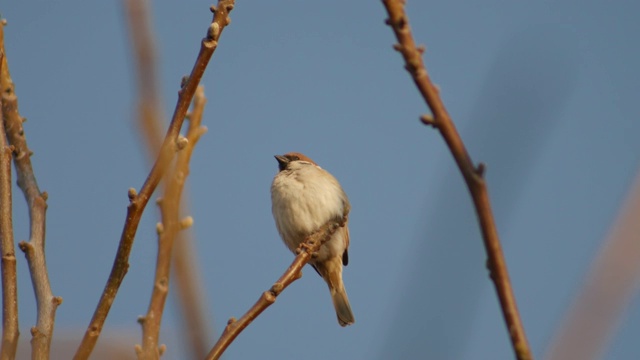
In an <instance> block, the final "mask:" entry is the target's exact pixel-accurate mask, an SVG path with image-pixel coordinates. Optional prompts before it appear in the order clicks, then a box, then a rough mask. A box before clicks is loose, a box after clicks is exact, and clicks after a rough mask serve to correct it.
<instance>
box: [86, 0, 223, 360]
mask: <svg viewBox="0 0 640 360" xmlns="http://www.w3.org/2000/svg"><path fill="white" fill-rule="evenodd" d="M234 3H235V1H234V0H219V1H218V8H217V10H215V8H214V7H212V8H211V9H212V11H214V10H215V11H214V16H213V21H212V22H211V25H210V26H209V29H208V31H207V36H206V37H205V38H204V39H203V40H202V42H201V45H200V53H199V54H198V57H197V59H196V62H195V64H194V66H193V69H192V70H191V74H190V76H189V78H188V79H187V80H186V82H185V83H184V85H183V86H182V88H181V89H180V91H179V93H178V103H177V104H176V108H175V110H174V113H173V117H172V119H171V123H170V124H169V129H168V130H167V134H166V136H165V140H164V141H163V143H162V146H161V148H160V153H159V154H158V158H157V160H156V162H155V164H154V166H153V168H152V169H151V172H150V173H149V176H148V177H147V179H146V180H145V183H144V185H143V186H142V189H141V190H140V193H139V194H137V193H136V191H135V190H134V189H129V199H130V204H129V206H128V208H127V218H126V221H125V225H124V228H123V230H122V236H121V238H120V244H119V245H118V251H117V253H116V258H115V260H114V264H113V268H112V270H111V274H110V275H109V279H108V280H107V284H106V285H105V288H104V291H103V292H102V296H101V297H100V301H99V302H98V305H97V307H96V310H95V312H94V314H93V317H92V319H91V322H90V324H89V326H88V327H87V331H86V332H85V335H84V337H83V339H82V342H81V343H80V345H79V347H78V350H77V351H76V354H75V356H74V359H75V360H84V359H87V358H88V357H89V355H90V354H91V351H92V350H93V348H94V346H95V344H96V342H97V341H98V337H99V336H100V332H101V331H102V327H103V326H104V322H105V320H106V318H107V315H108V314H109V310H110V309H111V304H113V301H114V299H115V296H116V294H117V292H118V289H119V287H120V284H121V283H122V280H123V279H124V276H125V275H126V273H127V270H128V268H129V254H130V253H131V247H132V246H133V240H134V238H135V234H136V231H137V229H138V225H139V223H140V218H141V217H142V213H143V211H144V209H145V207H146V205H147V203H148V202H149V198H150V197H151V194H152V193H153V192H154V191H155V189H156V187H157V186H158V183H159V182H160V180H161V179H162V177H163V176H164V173H165V171H166V169H167V168H168V166H169V165H170V163H171V159H172V158H173V155H174V153H175V149H176V147H177V146H178V145H177V141H178V134H179V132H180V128H181V127H182V123H183V122H184V118H185V115H186V113H187V109H188V108H189V104H190V103H191V99H193V95H194V93H195V91H196V88H197V86H198V84H199V83H200V79H201V78H202V75H203V74H204V71H205V69H206V67H207V64H208V63H209V60H210V59H211V56H212V55H213V52H214V51H215V49H216V48H217V46H218V40H219V38H220V35H221V34H222V31H223V30H224V28H225V27H226V26H227V25H228V24H229V23H230V22H231V20H230V18H229V12H230V11H231V10H232V9H233V6H234Z"/></svg>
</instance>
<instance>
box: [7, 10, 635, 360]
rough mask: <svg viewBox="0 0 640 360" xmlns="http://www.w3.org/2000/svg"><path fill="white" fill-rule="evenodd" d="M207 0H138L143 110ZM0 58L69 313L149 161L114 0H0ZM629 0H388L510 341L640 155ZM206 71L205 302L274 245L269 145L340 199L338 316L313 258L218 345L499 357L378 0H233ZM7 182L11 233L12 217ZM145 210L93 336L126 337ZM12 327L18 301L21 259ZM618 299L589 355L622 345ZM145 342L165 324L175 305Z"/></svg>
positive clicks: (545, 333) (336, 353)
mask: <svg viewBox="0 0 640 360" xmlns="http://www.w3.org/2000/svg"><path fill="white" fill-rule="evenodd" d="M209 5H210V3H208V2H203V1H196V2H190V3H189V4H186V3H185V4H182V3H181V4H178V3H177V2H170V1H157V2H154V4H153V12H154V14H153V15H154V28H155V30H156V35H157V45H158V53H159V56H160V58H159V65H160V75H161V81H162V89H161V90H162V95H163V98H164V100H165V101H164V103H165V106H164V109H163V110H164V112H165V114H171V112H172V110H173V107H174V105H175V101H176V94H177V90H178V86H179V83H180V78H181V77H182V76H183V75H185V74H187V73H188V72H189V71H190V69H191V66H192V64H193V61H194V59H195V56H196V54H197V51H198V48H199V41H200V39H201V38H202V37H203V36H204V34H205V31H206V29H207V26H208V24H209V21H210V13H209V11H208V7H209ZM1 11H2V16H3V17H5V18H7V19H8V21H9V26H8V27H7V28H6V29H5V42H6V50H7V56H8V59H9V64H10V68H11V72H12V76H13V79H14V81H15V83H16V92H17V95H18V97H19V101H20V110H21V113H22V115H23V116H26V117H27V118H28V119H29V121H28V122H27V123H26V124H25V131H26V134H27V138H28V141H29V144H30V147H31V148H32V149H33V150H34V152H35V156H34V157H33V162H34V167H35V171H36V176H37V178H38V181H39V183H40V187H41V188H42V189H43V190H46V191H47V192H48V193H49V210H48V228H47V256H48V258H47V261H48V266H49V271H50V274H51V281H52V287H53V290H54V293H55V295H59V296H62V297H63V298H64V303H63V305H62V306H61V307H60V308H59V309H58V313H57V322H56V323H57V328H56V335H59V336H66V337H76V338H77V339H78V341H79V339H80V336H81V333H82V332H83V331H84V328H85V327H86V325H87V324H88V321H89V319H90V317H91V314H92V312H93V309H94V307H95V305H96V303H97V300H98V297H99V294H100V292H101V290H102V288H103V287H104V284H105V281H106V279H107V276H108V273H109V271H110V269H111V264H112V262H113V256H114V254H115V250H116V247H117V242H118V240H119V236H120V232H121V230H122V224H123V222H124V217H125V212H126V205H127V201H128V200H127V195H126V194H127V189H128V188H130V187H135V188H140V186H141V185H142V183H143V181H144V179H145V177H146V174H147V173H148V165H147V164H146V162H145V156H144V152H143V150H144V149H143V143H142V141H141V140H140V137H139V134H138V133H137V128H136V126H135V122H134V115H135V103H136V99H135V94H136V90H135V74H134V73H133V71H134V68H133V63H132V59H131V52H130V45H129V40H128V33H127V28H126V24H125V22H124V17H123V9H122V5H121V3H120V2H118V1H110V2H109V1H108V2H83V1H67V2H61V3H56V2H50V1H34V2H29V3H24V2H12V3H10V4H7V5H5V6H4V7H3V8H2V10H1ZM639 11H640V5H639V4H638V3H632V2H626V3H624V4H623V3H616V4H613V3H605V2H597V1H590V2H577V1H538V2H503V1H484V2H481V3H480V2H471V1H449V2H439V3H432V2H425V1H417V0H413V1H409V4H408V13H409V17H410V21H411V25H412V28H413V32H414V36H415V38H416V40H417V41H418V42H420V43H424V44H426V47H427V51H426V53H425V61H426V65H427V69H428V70H429V72H430V74H431V76H432V78H433V79H434V81H435V82H436V83H437V84H438V85H439V86H440V89H441V94H442V97H443V99H444V101H445V104H446V105H447V107H448V110H449V112H450V114H451V115H452V117H453V119H454V121H455V122H456V124H457V126H458V128H459V131H460V133H461V135H462V138H463V139H464V140H465V142H466V144H467V146H468V149H469V151H470V153H471V155H472V157H473V159H474V160H475V161H483V162H485V163H486V164H487V180H488V184H489V191H490V195H491V198H492V202H493V206H494V210H495V215H496V219H497V224H498V228H499V232H500V235H501V238H502V241H503V247H504V253H505V256H506V260H507V262H508V264H509V270H510V275H511V279H512V281H513V285H514V290H515V295H516V298H517V300H518V303H519V308H520V312H521V315H522V319H523V322H524V325H525V327H526V330H527V333H528V337H529V341H530V343H531V345H532V348H533V351H534V353H535V354H536V355H537V357H542V355H543V354H544V353H545V351H546V349H547V346H548V345H549V344H550V341H551V339H552V337H553V335H554V332H555V330H556V329H557V327H558V325H559V324H560V321H561V319H562V318H563V316H564V315H565V314H566V312H567V310H568V309H569V307H570V305H571V302H572V300H573V297H574V295H575V294H576V293H577V291H578V290H579V289H580V287H581V285H582V284H583V281H584V279H585V274H586V271H587V270H588V269H589V265H590V262H591V261H592V259H593V258H594V256H595V255H596V254H597V251H598V249H599V248H600V247H601V244H602V241H603V239H604V238H605V236H606V235H607V233H608V231H609V229H610V227H611V225H612V223H613V221H614V219H615V218H616V215H617V213H618V211H619V209H620V207H621V206H622V204H623V202H624V199H625V196H626V194H627V192H628V191H629V188H630V186H631V185H632V184H633V182H634V178H635V177H636V174H637V170H638V167H639V165H640V151H639V145H638V141H637V134H639V133H640V122H638V121H637V119H638V115H640V114H639V111H638V106H637V101H638V95H640V70H639V69H638V66H637V64H638V63H640V51H639V48H638V45H637V34H638V33H640V24H639V23H638V22H637V14H638V13H639ZM231 17H232V23H231V25H230V26H229V27H228V28H227V29H226V30H225V32H224V34H223V35H222V39H221V41H220V45H219V48H218V50H217V51H216V53H215V55H214V57H213V59H212V61H211V63H210V65H209V67H208V69H207V72H206V73H205V76H204V79H203V85H204V86H205V90H206V94H207V97H208V104H207V107H206V109H205V114H204V121H203V123H204V124H205V125H206V126H207V127H208V128H209V132H208V133H207V134H206V135H205V136H204V137H203V138H202V139H201V141H200V143H199V144H198V146H197V148H196V150H195V153H194V156H193V160H192V170H191V175H190V178H189V187H190V189H189V198H190V203H191V204H192V211H191V214H192V216H193V217H194V219H195V226H194V228H193V230H192V231H193V235H194V237H195V241H196V246H197V248H198V259H197V260H198V262H199V264H200V268H201V270H202V272H203V274H202V278H203V279H204V284H203V290H204V291H205V293H206V295H207V304H208V305H209V310H210V313H211V314H210V315H211V318H210V319H211V322H212V323H213V324H214V325H215V326H216V327H217V328H218V329H220V328H221V327H222V326H223V324H224V323H225V322H226V319H227V318H229V317H231V316H236V317H238V316H240V315H241V314H242V313H243V312H244V311H245V310H246V309H247V308H248V307H249V306H251V305H252V304H253V303H254V301H255V300H256V299H257V298H258V296H259V295H260V294H261V292H262V291H264V290H266V289H268V288H269V286H271V284H272V283H273V282H274V281H275V280H276V279H277V278H278V277H279V276H280V274H281V273H282V272H283V271H284V269H285V268H286V267H287V266H288V264H289V263H290V261H291V259H292V255H291V254H290V253H289V252H288V250H286V248H285V246H284V245H283V244H282V243H281V241H280V239H279V237H278V234H277V231H276V229H275V226H274V224H273V219H272V216H271V207H270V194H269V187H270V184H271V179H272V178H273V176H274V174H275V173H276V171H277V164H276V162H275V160H274V159H273V155H274V154H281V153H285V152H289V151H299V152H303V153H305V154H307V155H309V156H310V157H311V158H313V159H314V160H315V161H316V162H317V163H319V164H320V165H321V166H322V167H324V168H326V169H327V170H329V171H330V172H332V173H333V174H334V175H335V176H336V177H337V178H338V179H339V180H340V182H341V183H342V185H343V187H344V189H345V190H346V192H347V194H348V195H349V197H350V200H351V203H352V212H351V216H350V230H351V248H350V251H349V253H350V264H349V266H348V268H346V270H345V275H344V276H345V283H346V287H347V290H348V292H349V297H350V300H351V303H352V307H353V311H354V314H355V317H356V324H355V325H354V326H351V327H349V328H346V329H343V328H340V327H339V326H338V325H337V323H336V320H335V315H334V313H333V309H332V307H331V301H330V298H329V295H328V292H327V289H326V286H325V285H324V284H323V283H322V281H321V279H320V278H319V277H317V276H316V275H315V273H314V272H313V271H310V269H306V270H305V276H304V277H303V278H302V279H301V280H300V281H298V282H296V283H294V284H293V285H292V286H291V287H290V288H289V289H287V290H286V291H285V292H284V293H283V294H282V295H281V296H280V297H279V298H278V301H277V302H276V303H275V304H274V306H272V307H271V308H269V309H268V310H267V311H266V312H265V313H264V314H263V315H262V316H261V317H260V318H259V319H258V320H257V321H256V322H255V323H254V324H252V325H251V326H250V327H249V328H247V330H246V331H245V332H244V333H243V334H242V335H241V336H240V337H239V338H238V339H237V340H236V342H235V343H234V344H233V345H232V346H231V347H230V348H229V350H228V351H227V355H226V358H227V359H253V358H257V357H259V356H264V354H278V358H285V359H289V358H305V359H327V358H335V359H388V358H391V357H393V358H402V359H418V358H430V359H431V358H433V359H509V358H511V356H512V355H511V348H510V345H509V343H508V337H507V334H506V330H505V328H504V325H503V321H502V318H501V315H500V312H499V308H498V306H497V300H496V297H495V293H494V290H493V286H492V284H491V282H490V281H489V279H488V276H487V273H486V270H485V266H484V262H485V253H484V249H483V247H482V243H481V239H480V233H479V231H478V228H477V224H476V220H475V215H474V213H473V209H472V206H471V201H470V198H469V196H468V194H467V190H466V188H465V186H464V183H463V182H462V178H461V176H460V175H459V174H458V172H457V169H456V168H455V164H454V162H453V161H452V158H451V156H450V154H449V153H448V150H447V149H446V147H445V146H444V143H443V141H442V139H441V138H440V136H439V135H438V133H437V132H435V131H433V130H431V129H430V128H427V127H424V126H422V125H421V124H420V122H419V121H418V117H419V115H420V114H422V113H425V112H426V108H425V105H424V103H423V102H422V100H421V99H420V97H419V96H418V93H417V91H416V90H415V87H414V85H413V83H412V82H411V80H410V79H409V77H408V75H407V74H406V72H405V71H404V70H403V68H402V66H403V64H402V61H401V58H400V56H399V54H397V53H396V52H395V51H393V50H392V48H391V45H392V44H393V42H394V37H393V34H392V32H391V30H390V29H389V28H388V27H386V26H385V25H384V19H385V17H386V15H385V12H384V8H383V6H382V4H381V3H380V2H379V1H350V2H343V1H333V0H329V1H323V2H322V3H321V4H320V3H314V4H311V3H308V2H304V3H303V2H289V1H275V2H274V1H269V2H267V1H239V2H238V3H237V4H236V8H235V10H234V11H233V12H232V16H231ZM14 199H16V201H15V202H14V203H15V210H14V222H15V226H16V238H17V239H24V238H26V237H27V236H28V233H27V223H26V218H27V217H26V210H25V208H24V205H23V204H22V201H21V197H20V196H14ZM156 221H157V210H156V209H155V208H154V207H153V206H151V207H149V208H148V209H147V212H146V213H145V216H144V217H143V221H142V223H141V225H140V228H139V231H138V236H137V239H136V243H135V245H134V248H133V252H132V255H131V268H130V270H129V273H128V275H127V277H126V278H125V281H124V283H123V286H122V288H121V291H120V294H119V296H118V298H117V299H116V301H115V303H114V305H113V308H112V312H111V315H110V316H109V318H108V320H107V323H106V331H107V332H109V333H112V334H113V333H116V332H128V333H130V334H132V335H131V338H132V340H131V341H132V342H131V344H132V345H133V342H134V341H135V342H136V343H138V342H140V330H139V327H138V325H137V323H136V318H137V316H138V315H141V314H143V313H144V312H146V308H147V304H148V301H149V295H150V291H151V286H152V275H153V266H154V264H155V253H156V236H155V231H154V229H155V222H156ZM18 270H19V272H20V273H19V276H20V283H19V291H20V316H21V323H22V339H23V340H27V338H28V329H29V327H30V326H32V324H33V323H34V322H35V306H34V301H33V295H32V290H31V286H30V283H29V280H28V276H27V267H26V264H25V262H24V261H23V259H22V257H20V258H19V269H18ZM639 305H640V303H639V302H638V298H637V296H635V297H634V299H633V301H632V303H631V304H630V307H629V309H628V311H627V312H625V314H624V315H623V317H622V320H621V322H620V323H619V327H618V328H617V330H616V332H615V333H614V334H613V335H612V339H611V341H610V343H609V346H608V347H607V349H606V351H605V353H604V354H603V358H605V359H637V358H640V348H638V346H637V334H638V333H639V332H640V310H639V309H640V306H639ZM167 311H168V316H167V317H166V321H165V324H164V327H163V328H164V329H165V330H164V331H163V337H162V341H163V342H165V343H167V345H168V347H169V353H168V355H169V358H176V359H177V358H181V355H180V354H181V353H182V351H183V349H182V347H181V346H182V345H181V344H180V343H179V342H178V341H177V340H176V338H177V334H178V333H179V327H178V322H177V318H176V311H175V308H174V306H173V303H172V302H170V303H169V304H168V307H167Z"/></svg>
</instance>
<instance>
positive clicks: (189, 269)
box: [124, 0, 211, 359]
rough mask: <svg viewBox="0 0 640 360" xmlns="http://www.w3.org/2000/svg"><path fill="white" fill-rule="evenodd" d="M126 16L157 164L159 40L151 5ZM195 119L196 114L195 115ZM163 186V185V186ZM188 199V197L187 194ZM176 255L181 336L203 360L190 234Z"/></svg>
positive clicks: (206, 330) (145, 126)
mask: <svg viewBox="0 0 640 360" xmlns="http://www.w3.org/2000/svg"><path fill="white" fill-rule="evenodd" d="M124 5H125V14H126V17H127V20H128V24H129V32H130V34H131V43H132V47H133V53H134V55H135V56H134V60H135V64H136V75H137V81H138V92H139V95H138V116H137V117H136V118H137V120H138V128H139V129H140V133H141V135H142V136H143V137H144V139H145V142H146V143H147V146H146V148H147V155H148V158H149V159H151V160H153V159H154V158H155V157H156V156H157V153H158V151H159V149H160V146H161V145H162V133H161V131H162V130H161V129H162V127H163V121H162V120H163V118H164V117H163V116H162V114H161V113H162V110H161V109H162V102H161V100H160V95H159V94H158V89H159V81H158V76H157V65H156V64H157V63H156V51H155V37H154V36H153V35H154V32H153V30H152V21H151V14H150V10H149V1H147V0H125V1H124ZM194 115H195V114H194ZM161 186H162V183H161ZM184 193H185V195H186V194H187V193H188V192H187V191H186V189H185V190H184ZM185 197H186V196H184V195H183V197H182V203H181V205H180V208H181V214H183V213H184V211H185V209H188V208H189V206H188V205H187V201H186V199H185ZM176 236H177V238H176V240H175V244H174V254H173V262H174V263H173V266H172V271H173V276H175V277H176V281H175V282H174V284H175V286H176V291H173V294H174V295H175V296H176V297H177V299H178V302H177V305H178V307H179V309H180V311H181V312H182V316H180V319H181V321H182V323H183V331H182V332H180V334H181V336H182V338H183V341H184V343H185V344H186V343H188V344H190V346H187V348H188V349H189V351H190V352H191V358H192V359H202V358H203V357H204V356H205V355H206V354H207V351H208V349H207V346H208V345H207V343H206V341H208V339H210V338H211V335H210V333H211V331H210V327H209V326H208V323H207V321H206V317H205V316H204V314H205V313H206V311H205V306H204V302H203V296H202V284H201V282H200V278H199V276H198V275H199V274H198V271H197V266H196V262H195V260H196V256H195V253H194V250H193V247H192V242H193V239H192V238H191V236H189V232H185V231H180V232H178V234H177V235H176Z"/></svg>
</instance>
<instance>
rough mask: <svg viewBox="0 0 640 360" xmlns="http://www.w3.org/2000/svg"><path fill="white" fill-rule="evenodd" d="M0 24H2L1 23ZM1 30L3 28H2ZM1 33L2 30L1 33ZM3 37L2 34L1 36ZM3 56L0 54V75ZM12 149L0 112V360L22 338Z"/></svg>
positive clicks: (12, 351)
mask: <svg viewBox="0 0 640 360" xmlns="http://www.w3.org/2000/svg"><path fill="white" fill-rule="evenodd" d="M0 21H1V20H0ZM1 27H2V26H1V25H0V28H1ZM0 31H2V30H0ZM0 36H2V34H0ZM3 63H4V52H0V73H2V65H3ZM12 153H13V149H12V148H11V146H9V143H8V142H7V135H6V133H5V131H4V117H3V116H2V112H1V111H0V241H1V243H0V247H1V248H2V348H1V349H0V359H1V360H10V359H15V357H16V350H17V349H18V338H19V337H20V325H19V322H18V274H17V273H16V253H15V247H14V244H13V215H12V200H11V197H12V189H11V159H12Z"/></svg>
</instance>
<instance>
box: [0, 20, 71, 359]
mask: <svg viewBox="0 0 640 360" xmlns="http://www.w3.org/2000/svg"><path fill="white" fill-rule="evenodd" d="M0 28H4V22H2V25H0ZM0 41H1V42H2V44H1V46H0V49H1V50H0V51H2V52H3V53H4V54H5V57H4V59H3V60H2V63H3V64H2V73H1V75H0V84H1V86H2V115H3V118H4V125H5V131H6V134H7V140H8V141H9V144H11V145H12V146H13V150H14V158H13V162H14V164H15V167H16V174H17V177H18V186H19V187H20V189H21V190H22V192H23V194H24V197H25V200H26V202H27V205H28V208H29V221H30V235H29V236H30V239H29V241H28V242H27V241H21V242H20V244H19V246H20V250H22V251H23V252H24V253H25V256H26V258H27V263H28V265H29V272H30V274H31V283H32V284H33V289H34V292H35V295H36V303H37V307H38V315H37V321H36V326H34V327H32V328H31V335H32V338H31V351H32V352H31V357H32V358H33V359H48V358H49V349H50V346H51V338H52V336H53V326H54V322H55V317H56V309H57V308H58V305H60V304H61V303H62V298H60V297H57V296H53V293H52V292H51V284H50V283H49V274H48V273H47V264H46V260H45V259H46V258H45V228H46V216H45V214H46V210H47V193H46V192H40V188H39V187H38V183H37V181H36V178H35V175H34V173H33V168H32V166H31V154H32V152H31V150H29V147H28V145H27V140H26V138H25V135H24V129H23V128H22V123H23V121H24V119H23V118H22V117H21V116H20V113H19V112H18V98H17V96H16V94H15V91H14V85H13V81H12V80H11V75H10V73H9V67H8V65H7V58H6V52H5V51H4V31H2V34H0Z"/></svg>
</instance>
